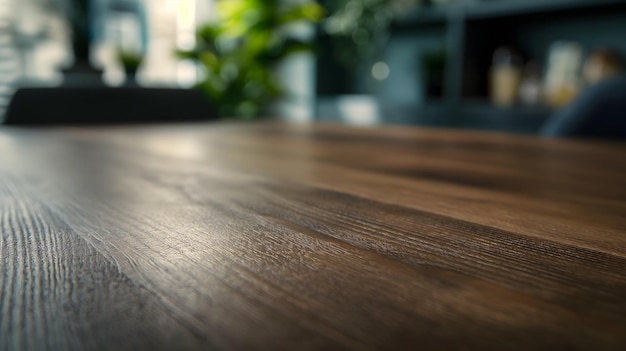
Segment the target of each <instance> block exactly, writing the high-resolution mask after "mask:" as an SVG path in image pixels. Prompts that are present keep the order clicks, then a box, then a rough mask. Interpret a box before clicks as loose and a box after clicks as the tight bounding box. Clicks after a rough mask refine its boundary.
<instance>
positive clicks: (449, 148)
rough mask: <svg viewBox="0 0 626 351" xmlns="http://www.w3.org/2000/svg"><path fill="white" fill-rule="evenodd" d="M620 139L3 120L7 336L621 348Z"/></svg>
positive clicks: (120, 342) (193, 344) (6, 342)
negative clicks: (23, 124)
mask: <svg viewBox="0 0 626 351" xmlns="http://www.w3.org/2000/svg"><path fill="white" fill-rule="evenodd" d="M625 161H626V144H620V143H611V142H593V141H555V140H542V139H538V138H534V137H521V136H511V135H506V134H486V133H470V132H455V131H445V130H432V129H430V130H429V129H412V128H392V127H387V128H375V129H351V128H347V127H339V126H332V125H317V126H312V125H287V124H277V123H272V124H197V125H176V126H151V127H106V128H92V129H90V128H83V129H81V128H60V129H18V128H4V129H1V130H0V210H1V211H0V230H1V232H2V240H1V241H0V257H1V259H2V262H1V264H0V279H1V283H0V288H1V290H0V317H1V318H2V319H1V322H0V328H1V329H0V350H143V349H145V350H204V349H216V350H311V349H312V350H318V349H393V350H626V162H625Z"/></svg>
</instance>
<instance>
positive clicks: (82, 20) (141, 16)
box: [0, 0, 626, 134]
mask: <svg viewBox="0 0 626 351" xmlns="http://www.w3.org/2000/svg"><path fill="white" fill-rule="evenodd" d="M624 57H626V0H319V1H312V0H265V1H263V0H0V116H2V117H0V119H2V118H5V117H6V118H9V117H7V113H8V112H7V109H10V106H11V103H12V99H13V97H14V96H15V93H16V92H17V91H18V90H20V89H30V88H46V89H44V90H37V92H38V94H49V93H50V91H51V90H54V89H61V88H64V87H65V88H67V87H72V89H82V88H84V89H92V90H93V89H107V91H108V90H110V89H122V90H123V91H124V94H128V92H129V91H131V92H136V91H144V90H150V91H155V89H156V90H159V89H161V90H159V91H160V94H169V93H170V92H173V91H179V90H184V91H187V90H193V91H194V92H199V93H201V94H202V95H203V96H204V97H206V99H207V101H208V104H210V105H211V106H212V108H213V109H214V110H215V114H213V113H211V114H209V113H208V112H207V116H209V115H210V116H213V117H214V116H216V115H219V116H221V118H239V119H254V118H263V117H264V116H266V117H281V118H286V119H289V120H297V121H313V120H321V121H332V122H340V123H346V124H352V125H360V126H368V125H377V124H405V125H424V126H438V127H451V128H465V129H480V130H497V131H505V132H514V133H528V134H536V133H540V132H542V131H544V132H545V130H546V125H547V124H550V121H551V120H552V121H553V122H554V119H555V118H556V117H555V116H560V120H568V119H569V120H572V119H576V118H578V119H580V118H582V117H580V116H572V114H574V115H575V114H576V113H575V112H576V111H582V110H590V109H589V108H586V107H585V106H587V105H589V104H590V103H589V101H594V102H593V103H591V104H592V105H593V104H595V101H597V100H598V97H597V96H604V95H606V93H603V92H602V90H601V89H596V90H598V91H599V92H596V93H595V95H594V94H591V95H594V96H595V97H594V96H589V97H586V98H585V97H584V95H585V91H587V90H590V89H593V87H594V86H602V85H603V84H605V85H606V84H607V82H611V81H614V80H616V79H617V80H619V79H621V77H622V75H623V73H622V72H623V69H624ZM612 84H616V83H612ZM604 89H605V90H604V91H610V92H611V93H610V94H614V92H615V91H616V90H626V85H624V84H621V83H619V84H617V85H616V86H615V87H613V88H610V87H607V88H604ZM55 91H56V90H55ZM73 91H74V90H73ZM133 94H135V93H133ZM38 96H39V95H38ZM38 96H37V97H36V99H35V98H34V99H35V100H32V101H30V102H26V103H25V102H21V104H26V105H33V101H41V98H40V97H38ZM129 96H130V95H129ZM133 96H134V95H133ZM622 97H623V95H620V96H617V97H616V98H615V99H614V100H615V101H617V100H622V101H624V100H626V97H624V99H622ZM54 99H57V100H58V99H61V98H58V97H56V98H54ZM70 100H71V99H70ZM94 101H95V100H94ZM113 101H118V100H113ZM125 101H126V100H125ZM181 101H183V100H181ZM577 101H582V102H577ZM125 103H126V104H128V102H125ZM576 103H579V104H582V105H580V106H582V107H580V106H578V107H577V108H576V109H573V108H572V106H577V105H575V104H576ZM96 104H97V102H96ZM108 104H111V102H110V101H109V102H108ZM585 104H586V105H585ZM611 104H612V105H611V106H610V110H611V111H613V112H615V111H618V114H620V113H621V115H619V116H618V117H620V118H621V117H623V113H624V112H623V111H626V105H624V106H623V108H622V107H621V105H619V103H617V104H616V103H615V102H611ZM69 105H71V104H69ZM63 106H65V107H64V108H67V106H68V103H63ZM121 107H124V106H121ZM48 109H49V108H48ZM199 109H200V110H201V108H199ZM568 109H569V111H570V112H568ZM14 110H15V111H18V112H19V111H21V110H20V109H19V108H15V109H14ZM30 111H31V112H30V113H31V114H32V113H33V112H32V110H30ZM572 111H574V112H572ZM594 111H598V109H595V110H594ZM18 112H13V113H14V116H13V117H11V118H14V119H16V120H19V118H20V116H19V113H18ZM133 113H135V114H140V113H149V111H145V112H142V111H141V110H137V109H134V110H133ZM185 113H188V114H191V113H190V112H189V111H186V112H185ZM197 115H198V118H199V119H201V118H202V111H199V112H198V113H197ZM563 115H568V116H566V117H564V116H563ZM80 118H84V119H85V120H88V119H89V118H90V116H89V114H87V115H85V114H83V116H82V117H80ZM125 118H126V117H125ZM128 118H131V117H128ZM173 118H175V117H173ZM207 118H208V117H207ZM585 118H588V117H585ZM49 122H50V121H49ZM52 122H53V121H52ZM18 123H19V122H18ZM623 123H624V122H622V125H623ZM553 124H554V123H553ZM605 128H606V126H605Z"/></svg>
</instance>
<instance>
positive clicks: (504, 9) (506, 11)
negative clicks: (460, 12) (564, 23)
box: [464, 0, 626, 20]
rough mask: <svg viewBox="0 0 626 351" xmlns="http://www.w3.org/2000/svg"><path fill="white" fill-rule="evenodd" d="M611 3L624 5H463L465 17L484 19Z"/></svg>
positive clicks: (590, 0)
mask: <svg viewBox="0 0 626 351" xmlns="http://www.w3.org/2000/svg"><path fill="white" fill-rule="evenodd" d="M611 5H626V1H624V0H551V1H548V0H525V1H516V0H498V1H493V0H492V1H489V2H487V1H478V0H475V1H474V2H472V3H469V4H467V5H465V8H464V12H465V16H466V18H467V19H469V20H472V19H486V18H496V17H507V16H519V15H527V14H541V13H549V12H555V11H566V10H584V9H588V8H600V7H603V6H611Z"/></svg>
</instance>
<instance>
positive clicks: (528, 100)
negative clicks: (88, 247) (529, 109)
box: [519, 62, 543, 106]
mask: <svg viewBox="0 0 626 351" xmlns="http://www.w3.org/2000/svg"><path fill="white" fill-rule="evenodd" d="M542 91H543V89H542V82H541V66H540V65H539V64H538V63H536V62H529V63H528V64H526V66H525V67H524V75H523V78H522V82H521V84H520V88H519V100H520V102H521V103H522V104H523V105H526V106H536V105H538V104H539V103H540V102H541V93H542Z"/></svg>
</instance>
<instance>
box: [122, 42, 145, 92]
mask: <svg viewBox="0 0 626 351" xmlns="http://www.w3.org/2000/svg"><path fill="white" fill-rule="evenodd" d="M117 58H118V60H119V61H120V63H121V64H122V67H123V68H124V73H126V84H127V85H131V86H133V85H136V84H137V71H139V67H140V66H141V63H142V62H143V55H141V54H137V53H133V52H129V51H124V50H119V51H118V54H117Z"/></svg>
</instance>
